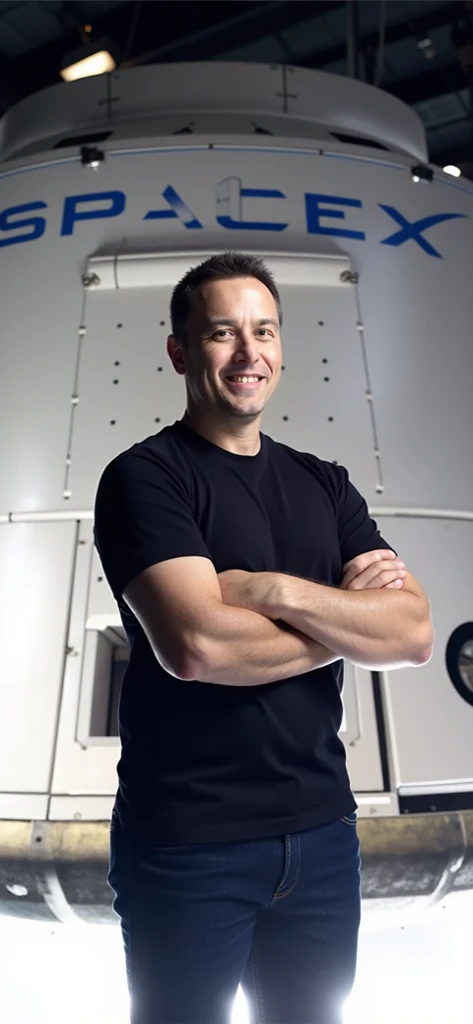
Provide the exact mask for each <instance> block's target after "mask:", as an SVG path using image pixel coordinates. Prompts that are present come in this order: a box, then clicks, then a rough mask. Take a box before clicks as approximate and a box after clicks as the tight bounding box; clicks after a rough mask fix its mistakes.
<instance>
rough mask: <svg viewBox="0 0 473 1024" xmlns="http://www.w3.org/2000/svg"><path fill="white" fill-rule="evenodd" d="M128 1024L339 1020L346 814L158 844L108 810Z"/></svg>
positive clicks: (348, 918) (346, 966) (355, 906)
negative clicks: (276, 832) (287, 828)
mask: <svg viewBox="0 0 473 1024" xmlns="http://www.w3.org/2000/svg"><path fill="white" fill-rule="evenodd" d="M110 836H111V844H110V855H111V856H110V873H109V876H108V881H109V885H110V887H111V889H112V890H113V892H114V894H115V899H114V902H113V909H114V911H115V912H116V914H117V915H118V916H119V917H120V923H121V928H122V935H123V941H124V947H125V955H126V967H127V980H128V990H129V993H130V1002H131V1024H230V1022H231V1016H232V1007H233V1001H234V998H235V995H236V991H237V988H238V985H239V984H240V983H241V986H242V988H243V991H244V993H245V996H246V999H247V1002H248V1007H249V1015H250V1021H251V1024H340V1022H341V1020H342V1007H343V1003H344V1002H345V1000H346V998H347V997H348V995H349V993H350V991H351V988H352V985H353V981H354V976H355V967H356V950H357V940H358V929H359V922H360V850H359V841H358V835H357V829H356V814H351V815H348V817H346V818H343V819H341V820H337V821H334V822H332V823H331V824H329V825H321V826H318V827H317V828H311V829H307V830H305V831H304V832H296V833H292V834H291V835H282V836H278V837H275V838H274V839H273V838H271V839H252V840H248V841H245V842H230V843H210V844H208V843H201V844H198V845H192V846H180V847H169V848H167V849H166V848H165V847H162V846H159V844H157V843H154V842H153V841H152V840H147V841H144V840H143V839H138V838H137V836H136V835H133V834H132V830H131V828H130V829H125V828H123V827H122V825H121V824H120V822H119V819H118V818H117V817H116V815H115V814H114V816H113V818H112V827H111V833H110Z"/></svg>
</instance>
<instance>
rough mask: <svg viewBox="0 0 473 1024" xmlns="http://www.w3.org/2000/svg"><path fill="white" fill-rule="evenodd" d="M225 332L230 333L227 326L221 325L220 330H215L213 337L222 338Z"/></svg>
mask: <svg viewBox="0 0 473 1024" xmlns="http://www.w3.org/2000/svg"><path fill="white" fill-rule="evenodd" d="M227 334H231V331H229V330H228V327H222V328H221V329H220V330H218V331H215V334H214V338H222V337H224V336H225V335H227Z"/></svg>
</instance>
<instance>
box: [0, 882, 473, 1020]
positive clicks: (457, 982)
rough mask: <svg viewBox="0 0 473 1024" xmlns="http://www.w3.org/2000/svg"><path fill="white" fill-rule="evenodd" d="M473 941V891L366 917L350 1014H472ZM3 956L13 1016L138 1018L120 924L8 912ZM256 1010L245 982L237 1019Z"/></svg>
mask: <svg viewBox="0 0 473 1024" xmlns="http://www.w3.org/2000/svg"><path fill="white" fill-rule="evenodd" d="M387 918H389V915H387ZM472 942H473V899H472V894H471V893H459V894H455V895H453V896H449V897H447V898H446V900H444V901H443V903H442V904H440V906H439V907H438V908H436V909H435V910H434V911H431V912H430V913H429V915H428V916H426V917H425V918H421V919H420V920H418V921H416V922H413V923H411V924H407V923H406V922H404V923H403V921H402V920H399V921H397V922H396V923H393V922H392V921H391V923H390V924H389V923H387V924H386V926H385V927H384V928H382V929H376V930H373V929H370V930H365V929H364V927H363V924H362V929H361V932H360V943H359V957H358V973H357V979H356V983H355V988H354V991H353V994H352V996H351V998H350V1000H349V1002H348V1004H347V1006H346V1008H345V1017H344V1024H399V1022H400V1021H402V1024H419V1022H422V1024H471V991H470V986H471V981H470V979H471V948H472ZM0 961H1V964H2V971H1V973H0V1018H1V1019H2V1020H4V1021H5V1022H8V1024H31V1022H32V1021H34V1024H65V1022H66V1021H67V1024H129V1012H128V1007H129V1000H128V991H127V987H126V974H125V958H124V953H123V949H122V944H121V934H120V929H119V927H113V926H110V927H108V926H104V925H101V926H95V927H94V926H84V927H80V926H78V927H77V929H75V928H71V927H68V926H59V927H54V928H52V927H51V926H50V925H46V924H43V923H38V922H35V923H30V922H27V921H16V920H13V919H7V918H0ZM247 1020H248V1017H247V1013H246V1007H245V1000H244V997H243V993H242V991H241V989H239V990H238V993H237V997H236V1000H235V1004H234V1010H233V1019H232V1024H247ZM308 1024H309V1022H308Z"/></svg>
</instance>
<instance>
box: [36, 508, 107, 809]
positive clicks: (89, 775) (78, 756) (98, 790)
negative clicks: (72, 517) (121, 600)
mask: <svg viewBox="0 0 473 1024" xmlns="http://www.w3.org/2000/svg"><path fill="white" fill-rule="evenodd" d="M92 544H93V536H92V524H91V523H90V522H83V523H81V526H80V534H79V548H78V552H77V562H76V573H75V577H74V585H73V592H72V607H71V616H70V628H69V636H68V650H69V656H68V658H67V663H66V669H65V675H64V688H63V698H62V704H61V710H60V720H59V730H58V739H57V745H56V756H55V761H54V775H53V782H52V787H51V792H52V793H53V794H55V795H59V796H63V795H76V794H77V795H96V796H98V795H99V794H100V795H104V794H110V795H111V794H113V793H115V791H116V788H117V775H116V765H117V761H118V754H119V740H118V737H115V736H92V737H91V736H89V735H88V729H87V725H88V722H89V721H90V710H91V706H92V697H93V694H92V692H91V689H90V685H89V684H90V678H89V676H88V675H87V671H88V669H89V668H90V664H89V661H88V659H87V658H86V657H85V655H86V652H87V646H88V645H87V644H86V639H87V636H88V633H87V632H86V629H85V622H86V620H87V619H88V607H89V595H90V587H91V569H92V561H93V556H94V557H96V555H95V553H94V551H93V546H92ZM94 571H96V569H95V570H94ZM105 586H106V585H105ZM107 590H108V587H107ZM103 593H104V595H105V589H104V591H103ZM107 601H108V607H110V603H111V602H110V598H109V597H107ZM115 614H116V609H115ZM92 639H93V638H92ZM51 815H52V816H54V815H53V811H52V807H51Z"/></svg>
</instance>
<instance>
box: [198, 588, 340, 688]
mask: <svg viewBox="0 0 473 1024" xmlns="http://www.w3.org/2000/svg"><path fill="white" fill-rule="evenodd" d="M339 657H340V656H339V655H337V654H334V652H333V651H331V650H329V649H328V648H327V647H325V645H324V644H322V643H320V642H319V641H318V640H315V639H312V638H310V637H308V636H305V635H303V634H301V633H299V632H298V630H297V627H296V629H293V628H290V631H289V630H287V629H284V628H281V627H280V626H278V625H277V623H276V622H274V621H271V620H270V619H269V618H266V617H265V616H264V615H260V614H258V613H257V612H253V611H248V610H247V609H246V608H233V607H231V606H229V605H224V604H222V605H218V606H216V607H215V608H214V611H213V614H212V616H209V623H208V629H207V632H206V636H204V637H201V638H200V639H199V641H197V642H196V644H195V645H194V649H193V654H192V655H191V656H190V659H189V667H188V672H186V678H187V679H198V680H200V682H204V683H221V684H223V685H226V686H261V684H262V683H273V682H276V681H278V680H281V679H289V678H291V677H292V676H299V675H304V674H305V673H306V672H310V671H311V670H312V669H314V668H322V666H323V665H331V664H332V662H334V661H338V660H339Z"/></svg>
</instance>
